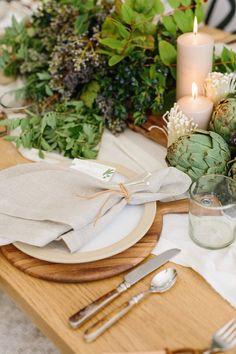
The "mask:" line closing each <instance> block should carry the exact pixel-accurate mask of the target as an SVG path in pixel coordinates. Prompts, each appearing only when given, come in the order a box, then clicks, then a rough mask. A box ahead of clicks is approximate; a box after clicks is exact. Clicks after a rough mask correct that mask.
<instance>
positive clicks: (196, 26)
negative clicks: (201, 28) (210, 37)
mask: <svg viewBox="0 0 236 354" xmlns="http://www.w3.org/2000/svg"><path fill="white" fill-rule="evenodd" d="M197 32H198V23H197V17H196V16H195V17H194V21H193V33H194V34H195V35H196V34H197Z"/></svg>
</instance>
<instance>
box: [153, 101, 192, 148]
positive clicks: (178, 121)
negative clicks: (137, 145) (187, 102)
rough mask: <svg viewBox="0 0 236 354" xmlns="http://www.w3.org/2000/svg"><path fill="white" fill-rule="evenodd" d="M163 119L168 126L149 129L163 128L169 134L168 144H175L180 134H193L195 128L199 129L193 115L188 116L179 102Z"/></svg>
mask: <svg viewBox="0 0 236 354" xmlns="http://www.w3.org/2000/svg"><path fill="white" fill-rule="evenodd" d="M163 120H164V122H165V123H166V126H164V127H163V128H161V127H159V126H155V125H154V126H152V127H150V128H149V130H151V129H153V128H157V129H159V130H162V131H163V133H164V134H165V135H166V136H167V139H168V141H167V145H168V146H170V145H171V144H173V143H174V142H175V141H176V140H177V139H178V138H179V137H180V136H182V135H186V134H191V133H192V132H193V131H194V130H196V129H197V124H196V123H194V121H193V119H192V118H191V117H187V116H186V115H185V114H184V113H183V112H182V111H181V110H180V107H179V106H178V104H177V103H175V104H174V106H173V107H172V108H171V110H170V111H167V112H166V113H165V114H164V116H163Z"/></svg>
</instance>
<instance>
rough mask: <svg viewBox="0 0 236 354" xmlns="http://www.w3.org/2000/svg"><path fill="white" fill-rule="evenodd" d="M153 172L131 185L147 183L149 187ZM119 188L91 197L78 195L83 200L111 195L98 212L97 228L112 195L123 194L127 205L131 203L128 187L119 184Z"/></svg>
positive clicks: (96, 218)
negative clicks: (149, 179)
mask: <svg viewBox="0 0 236 354" xmlns="http://www.w3.org/2000/svg"><path fill="white" fill-rule="evenodd" d="M151 175H152V174H151V172H148V173H147V175H146V176H145V177H144V178H143V179H142V180H140V181H136V182H133V183H132V182H131V183H130V184H133V185H137V184H141V183H145V182H146V184H147V185H149V182H148V181H146V180H147V179H148V178H149V177H150V176H151ZM118 186H119V187H120V190H116V189H112V188H108V189H106V190H103V191H100V192H97V193H94V194H91V195H87V196H85V195H80V194H78V197H79V198H81V199H93V198H96V197H99V196H101V195H104V194H107V193H110V195H109V196H108V197H107V199H106V200H105V201H104V203H103V204H102V205H101V207H100V209H99V210H98V213H97V215H96V217H95V220H94V222H93V225H94V226H95V225H96V223H97V221H98V219H99V218H100V217H101V215H102V211H103V208H104V207H105V205H106V203H107V202H108V201H109V199H110V197H111V196H112V194H118V195H119V194H121V196H123V197H124V198H125V200H126V201H127V203H129V200H130V197H131V196H130V193H129V191H128V189H127V188H126V186H125V185H124V183H119V184H118Z"/></svg>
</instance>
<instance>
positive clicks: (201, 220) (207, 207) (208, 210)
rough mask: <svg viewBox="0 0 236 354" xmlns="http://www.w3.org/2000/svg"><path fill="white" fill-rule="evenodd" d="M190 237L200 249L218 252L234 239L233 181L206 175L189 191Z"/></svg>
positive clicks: (235, 202)
mask: <svg viewBox="0 0 236 354" xmlns="http://www.w3.org/2000/svg"><path fill="white" fill-rule="evenodd" d="M189 194H190V205H189V234H190V237H191V239H192V240H193V241H194V242H195V243H196V244H197V245H199V246H201V247H204V248H207V249H220V248H224V247H226V246H229V245H230V244H231V243H232V242H233V241H234V240H235V237H236V181H235V180H233V179H232V178H230V177H226V176H222V175H205V176H202V177H200V178H199V179H198V180H197V181H195V182H193V183H192V184H191V186H190V189H189Z"/></svg>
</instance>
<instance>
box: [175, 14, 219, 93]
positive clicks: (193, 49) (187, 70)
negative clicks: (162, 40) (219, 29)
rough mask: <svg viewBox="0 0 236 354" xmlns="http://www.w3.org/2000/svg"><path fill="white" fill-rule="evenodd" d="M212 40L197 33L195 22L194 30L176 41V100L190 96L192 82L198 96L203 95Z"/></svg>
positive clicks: (211, 57)
mask: <svg viewBox="0 0 236 354" xmlns="http://www.w3.org/2000/svg"><path fill="white" fill-rule="evenodd" d="M213 46H214V40H213V38H212V37H211V36H210V35H208V34H206V33H199V32H198V30H197V21H196V18H195V21H194V30H193V32H191V33H184V34H182V35H181V36H180V37H178V39H177V88H176V96H177V97H176V98H177V100H178V99H180V98H181V97H183V96H190V95H191V90H192V82H196V84H197V86H198V89H199V94H201V95H204V80H205V78H206V77H207V74H208V73H209V72H211V71H212V62H213Z"/></svg>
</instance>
